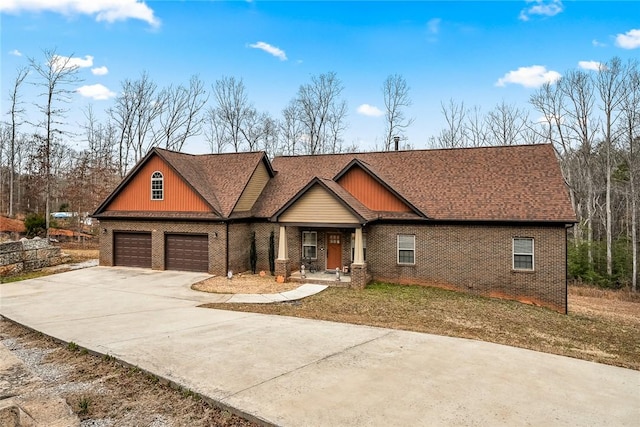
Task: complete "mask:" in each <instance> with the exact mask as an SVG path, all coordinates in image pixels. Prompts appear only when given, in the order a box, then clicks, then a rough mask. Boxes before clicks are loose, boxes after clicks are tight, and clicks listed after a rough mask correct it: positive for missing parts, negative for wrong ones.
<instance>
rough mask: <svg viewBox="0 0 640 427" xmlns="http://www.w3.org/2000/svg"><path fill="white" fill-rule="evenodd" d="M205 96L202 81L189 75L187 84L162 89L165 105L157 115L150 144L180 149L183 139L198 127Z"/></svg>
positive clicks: (196, 130) (206, 97)
mask: <svg viewBox="0 0 640 427" xmlns="http://www.w3.org/2000/svg"><path fill="white" fill-rule="evenodd" d="M207 99H208V96H207V93H206V90H205V89H204V83H203V82H202V80H200V78H199V77H198V76H195V75H194V76H192V77H191V79H190V80H189V87H188V88H187V87H184V86H182V85H178V86H169V87H168V88H167V89H166V90H165V91H164V100H165V105H164V108H163V109H162V111H161V112H160V115H159V122H160V126H159V129H158V131H157V132H156V134H155V135H154V142H153V144H152V145H154V146H155V145H164V147H165V148H167V149H169V150H176V151H181V150H182V147H183V146H184V143H185V141H186V140H187V138H189V137H191V136H194V135H197V134H199V133H200V132H201V130H202V121H203V119H202V118H201V116H200V110H201V109H202V107H204V105H205V104H206V102H207Z"/></svg>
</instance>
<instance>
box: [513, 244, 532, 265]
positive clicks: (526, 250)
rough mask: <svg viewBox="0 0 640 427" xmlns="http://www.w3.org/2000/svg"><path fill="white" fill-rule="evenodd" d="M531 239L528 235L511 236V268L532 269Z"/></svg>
mask: <svg viewBox="0 0 640 427" xmlns="http://www.w3.org/2000/svg"><path fill="white" fill-rule="evenodd" d="M533 265H534V264H533V239H532V238H530V237H514V238H513V269H514V270H533Z"/></svg>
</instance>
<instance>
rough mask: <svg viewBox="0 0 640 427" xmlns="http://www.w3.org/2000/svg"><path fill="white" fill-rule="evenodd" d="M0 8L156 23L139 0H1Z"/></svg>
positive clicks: (149, 10)
mask: <svg viewBox="0 0 640 427" xmlns="http://www.w3.org/2000/svg"><path fill="white" fill-rule="evenodd" d="M0 11H1V12H8V13H19V12H54V13H60V14H62V15H67V16H70V15H89V16H95V19H96V21H98V22H101V21H106V22H109V23H113V22H116V21H125V20H127V19H139V20H141V21H145V22H147V23H149V25H151V26H153V27H158V26H159V25H160V20H159V19H158V18H157V17H156V16H154V12H153V9H151V8H150V7H149V6H147V4H146V3H145V2H144V1H142V0H2V2H1V3H0Z"/></svg>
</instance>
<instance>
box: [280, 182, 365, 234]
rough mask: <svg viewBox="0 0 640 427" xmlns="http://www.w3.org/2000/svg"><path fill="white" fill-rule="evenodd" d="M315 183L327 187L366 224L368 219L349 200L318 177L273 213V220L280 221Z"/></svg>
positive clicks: (329, 191)
mask: <svg viewBox="0 0 640 427" xmlns="http://www.w3.org/2000/svg"><path fill="white" fill-rule="evenodd" d="M315 184H318V185H320V186H321V187H322V188H324V189H325V191H327V192H328V193H330V194H331V195H333V197H334V198H335V199H336V200H337V201H338V202H339V203H340V204H341V205H342V206H344V207H345V208H346V209H347V210H348V211H349V212H350V213H351V214H352V215H353V216H354V217H356V218H357V219H358V221H360V223H362V224H365V223H366V222H367V220H365V219H364V218H363V217H362V216H361V215H360V214H359V213H358V212H356V211H355V210H354V209H353V208H352V207H351V206H350V205H349V204H348V203H347V202H345V201H344V200H343V199H342V198H341V197H340V196H338V195H337V194H336V193H335V192H334V191H333V190H331V189H330V188H329V187H328V186H327V185H326V184H325V183H323V182H322V180H321V179H320V178H318V177H315V178H313V179H312V180H311V181H309V183H308V184H307V185H305V186H304V187H303V188H302V190H300V191H298V193H297V194H296V195H295V196H293V197H292V198H291V199H289V201H288V202H287V203H285V204H284V205H283V206H282V207H281V208H280V209H278V211H277V212H276V213H275V214H273V216H272V217H271V218H270V219H271V221H272V222H280V221H278V218H279V217H280V216H281V215H282V214H283V213H284V212H285V211H286V210H287V209H289V208H290V207H291V206H292V205H293V204H294V203H295V202H297V201H298V200H299V199H300V198H301V197H302V196H303V195H304V194H305V193H306V192H307V191H309V189H311V187H313V186H314V185H315Z"/></svg>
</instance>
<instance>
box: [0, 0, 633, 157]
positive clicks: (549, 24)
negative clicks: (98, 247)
mask: <svg viewBox="0 0 640 427" xmlns="http://www.w3.org/2000/svg"><path fill="white" fill-rule="evenodd" d="M0 19H1V22H0V24H1V30H0V31H1V34H0V39H1V51H0V60H1V93H0V95H1V100H2V119H3V120H6V119H7V116H6V114H5V113H6V111H7V109H8V107H9V106H8V96H9V91H10V89H11V85H12V80H13V79H14V78H15V72H16V68H17V67H19V66H21V65H26V64H27V63H28V59H27V58H28V57H35V58H39V57H42V50H43V49H52V48H55V49H56V50H57V53H58V54H59V55H64V56H73V57H74V58H78V60H79V62H78V65H81V66H82V68H80V75H81V77H82V78H83V82H82V83H80V84H79V85H78V87H77V88H76V89H77V91H76V94H75V95H74V102H73V103H72V104H71V105H70V111H69V113H68V120H69V121H70V122H71V123H72V124H75V123H79V122H81V121H82V112H81V109H82V107H83V106H84V105H87V104H89V103H91V104H93V108H94V111H96V112H97V113H99V114H101V112H103V111H104V110H106V109H107V108H108V107H109V106H110V105H111V103H112V98H113V96H115V95H116V94H117V92H118V91H119V88H120V82H121V81H122V80H124V79H126V78H130V79H135V78H137V77H139V75H140V73H141V72H142V71H147V72H148V73H149V75H150V77H151V78H152V79H153V80H154V81H156V82H157V83H158V85H159V86H167V85H169V84H171V83H174V84H178V83H184V84H186V83H188V80H189V77H190V76H191V75H192V74H199V76H200V78H201V79H202V80H203V81H204V82H205V83H206V85H207V88H209V89H210V87H211V84H213V83H214V82H215V81H216V80H217V79H220V78H221V77H222V76H225V75H226V76H235V77H236V78H242V79H243V80H244V83H245V85H246V88H247V92H248V95H249V98H250V100H251V101H252V102H253V103H254V105H255V107H256V108H257V109H258V110H261V111H262V110H266V111H269V112H270V113H271V114H272V115H273V116H275V117H279V115H280V111H281V110H282V109H283V108H284V107H285V106H286V105H287V104H288V102H289V100H290V99H291V98H293V97H294V96H295V94H296V92H297V90H298V87H299V86H300V85H301V84H304V83H307V82H309V80H310V77H311V76H312V75H317V74H320V73H326V72H329V71H334V72H336V73H337V76H338V77H339V78H340V79H341V81H342V82H343V84H344V87H345V89H344V92H343V95H344V98H345V99H346V100H347V102H348V106H349V116H348V122H349V124H350V126H349V128H348V129H347V131H346V133H345V141H346V142H347V143H352V142H357V143H358V144H359V145H360V146H361V147H362V148H364V149H366V148H368V149H372V148H374V147H375V146H376V145H378V146H379V145H380V144H381V135H382V134H383V129H384V118H383V117H381V116H376V115H375V113H376V108H377V109H380V110H382V109H383V107H384V105H383V97H382V92H381V86H382V82H383V81H384V79H385V78H386V77H387V76H388V75H389V74H392V73H398V74H401V75H403V76H404V78H405V79H406V80H407V82H408V84H409V86H410V87H411V91H410V95H411V98H412V99H413V105H412V106H411V108H409V109H408V110H407V114H408V115H409V116H410V117H413V118H415V122H414V124H413V125H412V126H411V128H410V129H409V130H408V132H407V136H408V139H409V142H410V143H411V144H412V145H413V146H414V147H415V148H425V147H427V139H428V137H429V136H432V135H435V134H436V133H438V131H439V130H440V129H441V128H442V127H443V125H444V119H443V117H442V114H441V113H440V103H441V102H447V101H448V100H449V99H451V98H453V99H454V100H457V101H464V102H465V104H466V105H468V106H473V105H478V106H480V107H481V108H482V110H483V111H485V112H486V111H489V110H491V109H492V108H493V107H494V106H495V105H496V104H497V103H499V102H501V101H502V100H504V101H506V102H508V103H515V104H517V106H519V107H521V108H529V107H528V104H527V100H528V98H529V96H530V94H531V93H532V92H533V91H534V90H535V88H536V87H537V86H539V85H540V84H542V82H544V81H545V80H553V79H556V78H558V77H559V76H561V75H562V74H563V73H565V72H566V71H567V70H569V69H574V68H580V67H586V68H589V67H593V66H594V63H593V62H592V61H596V62H599V61H601V62H604V61H608V60H610V59H611V58H612V57H614V56H619V57H621V58H622V59H623V60H626V59H628V58H638V57H640V2H635V1H626V2H612V1H601V2H597V1H559V0H549V1H546V0H545V1H495V2H485V1H471V2H459V1H447V2H435V1H411V2H383V1H355V2H327V1H317V2H308V1H305V2H303V1H286V2H275V1H259V0H256V1H250V2H245V1H147V2H140V1H137V0H91V1H82V0H3V1H2V3H0ZM34 91H35V88H34V87H31V86H29V87H26V88H25V94H24V97H23V98H24V100H25V101H27V102H28V103H31V102H33V101H34V97H35V93H36V92H34ZM365 104H366V105H367V106H369V107H368V108H363V107H362V106H363V105H365ZM28 107H29V106H28ZM372 107H375V108H372ZM28 109H29V111H28V114H29V116H30V117H29V119H30V120H32V121H35V120H37V119H38V117H36V114H35V112H34V111H32V110H33V109H32V108H31V107H29V108H28ZM363 112H366V113H368V114H364V113H363ZM25 126H26V125H25ZM75 139H76V140H77V141H75V143H74V145H77V146H78V147H80V146H81V145H82V142H81V139H82V138H81V137H80V136H78V137H76V138H75ZM184 150H185V151H188V152H194V153H200V152H207V150H208V148H207V145H206V143H205V142H204V139H203V138H202V137H195V138H193V139H192V140H190V141H189V142H187V144H186V145H185V147H184Z"/></svg>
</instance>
